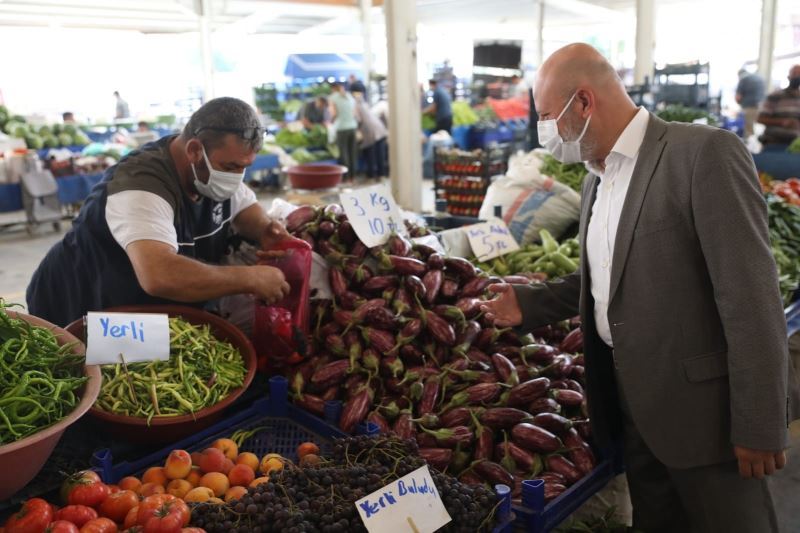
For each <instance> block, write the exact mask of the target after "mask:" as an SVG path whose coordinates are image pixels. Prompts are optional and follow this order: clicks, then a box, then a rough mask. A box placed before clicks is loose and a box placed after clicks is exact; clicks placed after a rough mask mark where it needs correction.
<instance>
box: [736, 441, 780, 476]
mask: <svg viewBox="0 0 800 533" xmlns="http://www.w3.org/2000/svg"><path fill="white" fill-rule="evenodd" d="M733 453H734V454H735V455H736V458H737V459H738V460H739V474H740V475H741V476H742V477H743V478H745V479H749V478H751V477H754V478H756V479H763V478H764V476H771V475H772V474H774V473H775V471H776V470H780V469H781V468H783V467H784V465H786V453H784V451H783V450H781V451H779V452H768V451H763V450H753V449H751V448H745V447H743V446H734V447H733Z"/></svg>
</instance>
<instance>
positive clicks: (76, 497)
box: [67, 481, 111, 507]
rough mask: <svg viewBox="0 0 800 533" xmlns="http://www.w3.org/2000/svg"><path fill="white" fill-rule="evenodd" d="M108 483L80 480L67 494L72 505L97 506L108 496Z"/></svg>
mask: <svg viewBox="0 0 800 533" xmlns="http://www.w3.org/2000/svg"><path fill="white" fill-rule="evenodd" d="M110 493H111V491H110V490H109V489H108V485H106V484H105V483H101V482H97V481H80V482H78V483H76V484H74V485H73V486H72V489H71V490H70V491H69V495H68V496H67V501H68V502H69V504H70V505H87V506H89V507H97V506H98V505H100V504H101V503H103V502H104V501H105V499H106V498H108V495H109V494H110Z"/></svg>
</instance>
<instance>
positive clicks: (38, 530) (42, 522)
mask: <svg viewBox="0 0 800 533" xmlns="http://www.w3.org/2000/svg"><path fill="white" fill-rule="evenodd" d="M52 521H53V508H52V507H51V506H50V504H49V503H47V502H46V501H44V500H43V499H41V498H31V499H30V500H28V501H26V502H25V503H23V504H22V509H20V510H19V511H17V512H16V513H15V514H13V515H11V518H9V519H8V521H7V522H6V525H5V533H43V532H44V530H45V529H46V528H47V526H48V524H50V522H52Z"/></svg>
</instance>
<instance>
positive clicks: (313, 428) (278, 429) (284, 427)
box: [92, 377, 367, 483]
mask: <svg viewBox="0 0 800 533" xmlns="http://www.w3.org/2000/svg"><path fill="white" fill-rule="evenodd" d="M257 427H263V428H264V429H263V430H262V431H259V432H258V433H256V434H255V435H254V436H253V437H251V438H250V439H247V440H246V441H244V443H243V444H242V450H244V451H251V452H253V453H255V454H257V455H264V454H267V453H279V454H281V455H282V456H284V457H286V458H288V459H291V460H293V461H296V460H297V456H296V449H297V446H298V445H299V444H301V443H303V442H306V441H314V442H316V443H317V444H319V445H320V448H321V449H322V450H323V452H325V451H328V450H327V448H326V447H327V446H328V445H330V443H331V441H332V440H333V439H334V438H337V437H343V436H344V433H342V432H341V431H339V429H338V428H336V427H334V426H332V425H330V424H327V423H325V422H323V421H322V420H320V419H319V418H317V417H315V416H313V415H311V414H309V413H307V412H306V411H304V410H302V409H300V408H298V407H295V406H294V405H292V404H290V403H289V401H288V382H287V381H286V379H285V378H283V377H274V378H272V379H270V396H269V397H268V398H263V399H260V400H256V401H255V402H254V403H253V404H252V405H251V406H250V407H248V408H247V409H244V410H242V411H240V412H238V413H236V414H235V415H233V416H230V417H228V418H226V419H225V420H223V421H222V422H218V423H217V424H214V425H213V426H210V427H208V428H206V429H205V430H203V431H200V432H198V433H196V434H194V435H192V436H190V437H187V438H185V439H183V440H181V441H178V442H176V443H174V444H172V445H170V446H167V447H165V448H162V449H161V450H158V451H156V452H153V453H151V454H150V455H147V456H145V457H142V458H141V459H137V460H135V461H124V462H120V463H117V464H114V463H113V457H112V456H111V452H110V450H108V449H101V450H98V451H97V452H95V454H94V456H93V457H92V465H93V466H94V467H95V469H96V470H97V472H98V473H99V474H100V477H102V479H103V481H105V482H106V483H116V482H118V481H119V480H120V479H122V478H123V477H125V476H130V475H136V474H139V473H141V472H143V471H144V470H145V469H147V468H148V467H151V466H157V465H162V464H163V463H164V460H165V459H166V458H167V456H168V455H169V453H170V452H171V451H172V450H175V449H182V450H187V451H189V452H192V451H199V450H203V449H205V448H207V447H208V446H209V445H210V444H211V443H212V442H213V441H215V440H216V439H218V438H223V437H229V436H230V435H231V434H232V433H233V432H234V431H236V430H239V429H246V430H250V429H254V428H257ZM360 429H361V430H362V431H366V430H367V428H366V427H364V426H362V428H360Z"/></svg>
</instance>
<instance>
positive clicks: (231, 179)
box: [192, 147, 244, 202]
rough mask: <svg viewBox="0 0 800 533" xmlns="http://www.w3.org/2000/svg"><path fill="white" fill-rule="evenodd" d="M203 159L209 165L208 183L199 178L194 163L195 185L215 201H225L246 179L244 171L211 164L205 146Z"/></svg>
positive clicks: (199, 190) (201, 192) (204, 194)
mask: <svg viewBox="0 0 800 533" xmlns="http://www.w3.org/2000/svg"><path fill="white" fill-rule="evenodd" d="M203 159H205V161H206V166H207V167H208V183H203V182H202V181H200V180H199V179H197V171H196V170H195V168H194V163H192V174H194V186H195V188H196V189H197V192H199V193H200V194H202V195H203V196H205V197H206V198H211V199H212V200H214V201H215V202H224V201H225V200H227V199H228V198H230V197H231V196H233V194H234V193H235V192H236V189H238V188H239V185H241V183H242V181H243V180H244V171H242V172H241V173H239V172H223V171H222V170H217V169H215V168H214V167H212V166H211V161H209V160H208V155H206V149H205V147H204V148H203Z"/></svg>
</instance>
